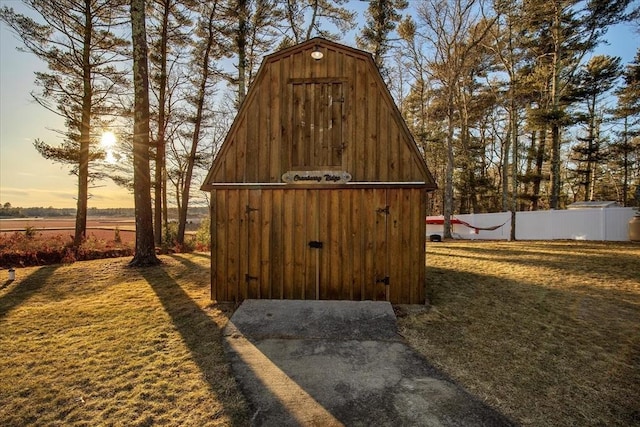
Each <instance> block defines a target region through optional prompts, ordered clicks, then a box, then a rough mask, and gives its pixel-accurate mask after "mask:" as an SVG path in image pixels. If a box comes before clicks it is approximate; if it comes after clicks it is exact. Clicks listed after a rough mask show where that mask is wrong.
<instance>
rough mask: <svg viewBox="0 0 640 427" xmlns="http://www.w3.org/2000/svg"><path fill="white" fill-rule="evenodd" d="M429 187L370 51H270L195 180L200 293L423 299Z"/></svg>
mask: <svg viewBox="0 0 640 427" xmlns="http://www.w3.org/2000/svg"><path fill="white" fill-rule="evenodd" d="M312 53H313V56H312ZM320 56H321V57H320ZM435 188H436V185H435V182H434V180H433V177H432V176H431V174H430V173H429V170H428V169H427V166H426V164H425V161H424V159H423V157H422V156H421V154H420V152H419V150H418V148H417V146H416V144H415V142H414V140H413V138H412V136H411V134H410V132H409V130H408V128H407V126H406V124H405V122H404V121H403V119H402V117H401V115H400V113H399V111H398V109H397V108H396V106H395V104H394V102H393V99H392V98H391V95H390V94H389V91H388V89H387V87H386V86H385V84H384V82H383V80H382V77H381V76H380V73H379V71H378V69H377V67H376V66H375V63H374V62H373V59H372V57H371V55H370V54H368V53H366V52H363V51H360V50H357V49H353V48H351V47H348V46H343V45H341V44H338V43H334V42H331V41H328V40H324V39H320V38H316V39H312V40H309V41H308V42H305V43H302V44H299V45H296V46H293V47H290V48H287V49H284V50H281V51H279V52H276V53H274V54H272V55H269V56H267V57H266V58H265V59H264V61H263V63H262V65H261V67H260V69H259V71H258V74H257V75H256V78H255V81H254V82H253V84H252V85H251V87H250V88H249V92H248V94H247V96H246V98H245V100H244V102H243V103H242V105H241V107H240V110H239V111H238V114H237V116H236V118H235V120H234V122H233V124H232V126H231V129H230V130H229V133H228V134H227V136H226V138H225V140H224V142H223V144H222V147H221V149H220V152H219V154H218V156H217V157H216V158H215V160H214V162H213V165H212V167H211V170H210V171H209V174H208V176H207V178H206V181H205V182H204V184H203V186H202V189H203V190H206V191H210V192H211V297H212V299H213V300H216V301H236V302H237V301H241V300H243V299H246V298H277V299H279V298H284V299H350V300H387V301H391V302H393V303H411V304H415V303H424V302H425V289H424V281H425V275H426V269H425V262H424V259H425V258H424V256H425V252H424V250H425V232H426V225H425V211H426V199H427V192H428V191H430V190H433V189H435Z"/></svg>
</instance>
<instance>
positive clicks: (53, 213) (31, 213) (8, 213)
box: [0, 203, 209, 218]
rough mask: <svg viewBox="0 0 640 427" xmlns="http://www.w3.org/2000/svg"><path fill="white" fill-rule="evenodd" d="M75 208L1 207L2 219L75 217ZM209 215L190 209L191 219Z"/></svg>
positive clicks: (172, 213) (96, 212) (121, 213)
mask: <svg viewBox="0 0 640 427" xmlns="http://www.w3.org/2000/svg"><path fill="white" fill-rule="evenodd" d="M168 213H169V215H168V216H169V218H178V209H177V208H169V212H168ZM75 215H76V209H74V208H54V207H51V206H50V207H48V208H43V207H33V208H14V207H13V206H11V205H10V204H9V203H5V204H4V205H3V206H0V218H33V217H47V218H50V217H63V216H75ZM207 215H209V208H207V207H193V208H189V217H200V216H207ZM88 216H90V217H96V216H100V217H105V216H107V217H133V216H135V210H134V209H133V208H105V209H99V208H89V210H88Z"/></svg>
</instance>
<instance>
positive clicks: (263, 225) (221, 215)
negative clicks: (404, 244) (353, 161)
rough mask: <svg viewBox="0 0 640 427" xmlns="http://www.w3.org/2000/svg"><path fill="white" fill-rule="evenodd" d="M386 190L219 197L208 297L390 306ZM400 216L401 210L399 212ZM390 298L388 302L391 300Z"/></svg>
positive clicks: (395, 247) (391, 247) (251, 192)
mask: <svg viewBox="0 0 640 427" xmlns="http://www.w3.org/2000/svg"><path fill="white" fill-rule="evenodd" d="M388 197H389V194H388V191H387V190H385V189H335V190H333V189H308V188H307V189H274V190H272V189H269V190H261V189H239V190H224V191H216V195H215V199H216V201H215V211H214V212H213V215H212V218H215V224H212V243H213V245H214V246H215V247H214V248H212V297H213V298H214V299H216V300H218V301H241V300H243V299H247V298H268V299H281V298H282V299H331V300H358V301H359V300H392V301H393V300H394V299H397V298H395V297H394V295H393V294H394V293H398V294H400V293H401V290H399V289H398V288H395V289H394V285H395V286H399V285H400V283H399V281H398V282H396V283H394V281H393V279H392V278H391V277H390V276H391V273H390V259H391V256H392V251H396V252H399V251H400V249H401V248H400V247H399V245H400V244H399V243H398V244H393V243H392V244H390V243H389V237H390V235H393V234H394V231H393V225H392V223H393V221H396V222H397V221H398V220H399V219H400V218H399V217H398V218H394V209H393V206H390V205H389V204H390V201H389V200H388ZM397 214H398V215H402V211H397ZM390 293H391V296H390Z"/></svg>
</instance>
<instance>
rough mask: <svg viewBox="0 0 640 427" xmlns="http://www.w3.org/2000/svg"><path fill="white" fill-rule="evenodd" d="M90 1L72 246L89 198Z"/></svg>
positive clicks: (82, 228) (82, 229)
mask: <svg viewBox="0 0 640 427" xmlns="http://www.w3.org/2000/svg"><path fill="white" fill-rule="evenodd" d="M92 32H93V26H92V21H91V2H90V0H85V22H84V40H83V49H82V86H83V93H82V123H81V124H80V153H79V159H78V209H77V210H76V229H75V234H74V236H73V246H74V247H76V248H77V247H79V246H80V245H81V244H82V242H83V241H84V239H85V237H86V234H87V210H88V200H89V143H90V141H91V107H92V106H91V102H92V98H93V89H92V84H91V33H92Z"/></svg>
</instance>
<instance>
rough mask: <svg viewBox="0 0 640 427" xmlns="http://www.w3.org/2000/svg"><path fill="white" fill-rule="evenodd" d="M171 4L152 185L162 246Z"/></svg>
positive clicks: (163, 42)
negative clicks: (153, 181) (168, 41)
mask: <svg viewBox="0 0 640 427" xmlns="http://www.w3.org/2000/svg"><path fill="white" fill-rule="evenodd" d="M170 10H171V3H170V1H169V0H167V1H165V2H164V10H163V11H162V24H161V25H162V28H161V32H160V78H159V79H158V134H157V135H158V136H157V140H156V159H155V160H156V161H155V163H156V170H155V183H154V193H155V195H154V206H155V207H154V211H153V214H154V221H153V225H154V236H155V244H156V245H157V246H160V245H161V244H162V218H163V214H164V212H165V209H163V208H164V207H165V204H164V201H165V200H166V197H165V196H164V195H165V194H166V192H165V191H164V190H165V187H166V186H167V181H166V175H165V169H166V165H165V157H166V154H165V153H166V142H165V121H166V119H165V117H166V113H165V112H166V106H165V104H166V94H167V39H168V37H169V36H168V34H167V32H168V31H167V30H168V26H169V13H170Z"/></svg>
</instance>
